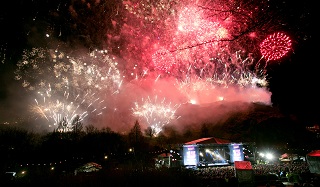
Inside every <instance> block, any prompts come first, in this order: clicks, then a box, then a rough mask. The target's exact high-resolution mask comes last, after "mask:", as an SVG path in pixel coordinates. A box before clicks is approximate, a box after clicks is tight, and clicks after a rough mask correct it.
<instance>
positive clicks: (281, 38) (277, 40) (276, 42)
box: [260, 32, 292, 61]
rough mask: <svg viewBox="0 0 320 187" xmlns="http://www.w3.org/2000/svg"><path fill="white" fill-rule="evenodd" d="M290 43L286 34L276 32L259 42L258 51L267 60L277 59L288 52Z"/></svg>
mask: <svg viewBox="0 0 320 187" xmlns="http://www.w3.org/2000/svg"><path fill="white" fill-rule="evenodd" d="M291 44H292V43H291V40H290V38H289V37H288V36H287V35H285V34H284V33H282V32H277V33H274V34H271V35H269V36H268V37H267V38H266V39H265V40H263V42H262V43H261V44H260V51H261V54H262V55H263V56H264V58H265V59H267V60H268V61H269V60H277V59H279V58H281V57H283V56H284V55H286V54H287V53H288V52H289V50H290V49H291Z"/></svg>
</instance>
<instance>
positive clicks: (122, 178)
mask: <svg viewBox="0 0 320 187" xmlns="http://www.w3.org/2000/svg"><path fill="white" fill-rule="evenodd" d="M216 171H217V170H216V169H215V170H208V169H200V170H199V169H198V170H190V169H182V168H174V169H167V168H165V169H148V170H141V169H140V170H134V169H133V170H132V169H130V170H126V169H114V170H100V171H98V172H92V173H77V174H75V173H68V174H67V173H64V174H63V173H59V174H56V173H52V174H43V175H41V174H37V175H27V174H26V175H25V176H23V177H15V178H10V177H5V176H2V177H1V179H0V186H1V187H7V186H8V187H16V186H17V187H23V186H44V187H51V186H52V187H72V186H76V187H102V186H103V187H106V186H112V187H117V186H119V187H126V186H128V187H129V186H130V187H131V186H139V187H143V186H148V187H151V186H152V187H171V186H172V187H179V186H181V187H189V186H190V187H191V186H192V187H196V186H197V187H234V186H243V187H257V186H268V185H269V186H277V187H280V186H282V187H284V186H294V183H293V182H291V183H282V182H281V181H280V180H278V181H275V180H270V181H268V180H266V179H263V180H260V179H261V177H259V178H260V179H259V181H255V182H254V183H239V181H238V179H237V178H236V177H228V179H225V178H223V177H221V176H219V177H215V174H214V173H213V172H216ZM204 173H205V174H204ZM299 177H300V179H299V180H300V181H299V183H298V182H297V183H296V184H295V186H320V182H319V179H318V176H314V175H312V174H304V175H300V176H299ZM284 184H287V185H284Z"/></svg>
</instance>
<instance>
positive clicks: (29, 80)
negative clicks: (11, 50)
mask: <svg viewBox="0 0 320 187" xmlns="http://www.w3.org/2000/svg"><path fill="white" fill-rule="evenodd" d="M17 67H18V68H17V69H16V71H15V74H16V77H15V78H16V80H18V81H21V82H22V86H23V87H24V88H25V89H26V90H28V91H30V92H35V93H36V94H37V95H38V96H41V97H42V98H41V99H36V104H35V105H32V107H31V110H32V111H33V112H36V113H37V114H39V115H40V116H42V117H44V118H45V119H47V120H48V121H50V122H51V120H53V123H52V124H49V126H52V125H53V126H56V125H57V124H58V123H59V122H60V121H61V120H63V119H64V120H66V121H67V123H68V124H70V123H71V121H72V119H73V118H74V117H75V116H79V117H80V120H83V119H84V118H85V117H86V116H88V115H93V113H97V112H99V111H100V110H101V108H99V107H100V104H101V102H103V101H102V100H103V99H104V97H106V96H108V95H114V94H117V93H119V90H120V87H121V84H122V80H121V75H120V71H119V70H118V69H117V63H116V62H114V61H113V59H111V57H109V56H108V55H107V54H106V51H98V50H95V51H93V52H91V53H89V54H85V55H78V56H76V57H73V56H68V55H66V54H65V53H63V52H60V51H58V50H45V49H43V48H33V49H32V50H31V51H28V50H25V51H24V55H23V58H22V60H21V61H20V62H19V63H18V64H17ZM101 92H102V93H103V94H101ZM100 97H102V98H103V99H100ZM72 99H73V100H72ZM39 101H42V102H39ZM91 108H93V109H91ZM104 109H105V106H104ZM80 111H81V112H80ZM100 114H101V112H99V113H98V115H100Z"/></svg>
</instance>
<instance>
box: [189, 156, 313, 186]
mask: <svg viewBox="0 0 320 187" xmlns="http://www.w3.org/2000/svg"><path fill="white" fill-rule="evenodd" d="M252 173H253V175H254V176H261V175H268V174H273V175H276V176H277V177H278V179H279V180H281V181H288V182H291V183H293V184H295V185H300V186H303V184H312V183H317V182H318V181H311V180H314V175H312V174H311V173H310V170H309V167H308V164H307V162H299V163H274V164H254V165H252ZM189 175H190V176H197V177H199V178H203V179H204V180H217V179H224V180H226V181H230V180H234V179H236V178H237V170H236V169H235V167H234V166H223V167H205V168H196V169H194V170H190V173H189ZM316 178H317V176H316ZM317 184H318V183H317Z"/></svg>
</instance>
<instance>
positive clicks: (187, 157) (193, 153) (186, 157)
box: [183, 145, 199, 166]
mask: <svg viewBox="0 0 320 187" xmlns="http://www.w3.org/2000/svg"><path fill="white" fill-rule="evenodd" d="M198 161H199V148H198V147H197V146H196V145H185V146H183V164H184V165H185V166H196V165H197V164H198Z"/></svg>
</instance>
